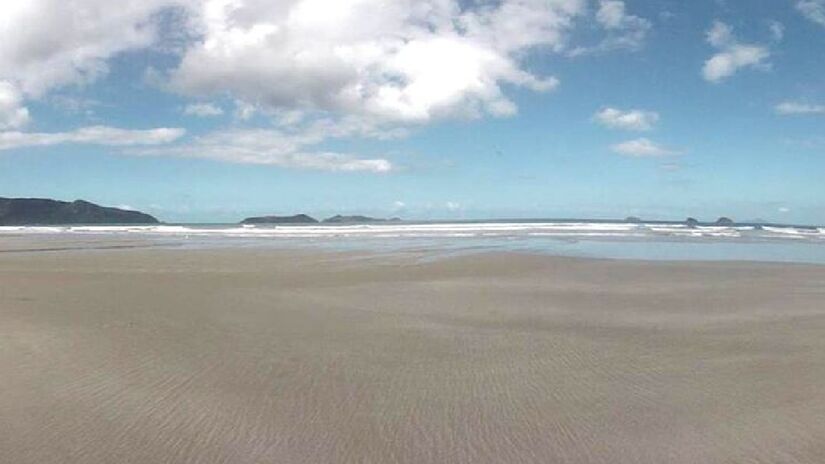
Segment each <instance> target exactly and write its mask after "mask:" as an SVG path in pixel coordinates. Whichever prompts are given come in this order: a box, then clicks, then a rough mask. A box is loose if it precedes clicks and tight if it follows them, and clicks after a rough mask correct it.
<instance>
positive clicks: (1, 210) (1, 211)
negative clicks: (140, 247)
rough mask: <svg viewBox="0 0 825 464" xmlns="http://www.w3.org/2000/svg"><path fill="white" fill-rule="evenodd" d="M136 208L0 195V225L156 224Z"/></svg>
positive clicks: (82, 201) (151, 218) (155, 221)
mask: <svg viewBox="0 0 825 464" xmlns="http://www.w3.org/2000/svg"><path fill="white" fill-rule="evenodd" d="M157 223H158V220H157V219H155V218H154V217H152V216H150V215H148V214H146V213H142V212H140V211H132V210H125V209H120V208H110V207H105V206H99V205H96V204H94V203H90V202H88V201H84V200H75V201H72V202H68V201H58V200H51V199H45V198H0V225H3V226H21V225H64V224H66V225H68V224H157Z"/></svg>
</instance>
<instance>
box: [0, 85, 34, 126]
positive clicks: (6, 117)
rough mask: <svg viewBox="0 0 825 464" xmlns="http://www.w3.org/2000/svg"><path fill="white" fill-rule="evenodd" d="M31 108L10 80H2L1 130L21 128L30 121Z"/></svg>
mask: <svg viewBox="0 0 825 464" xmlns="http://www.w3.org/2000/svg"><path fill="white" fill-rule="evenodd" d="M29 119H30V118H29V110H28V109H27V108H26V107H24V106H23V98H22V96H21V95H20V92H19V91H18V90H17V88H16V87H15V86H14V85H12V84H11V83H10V82H6V81H0V130H6V129H19V128H21V127H23V126H25V125H26V124H28V122H29Z"/></svg>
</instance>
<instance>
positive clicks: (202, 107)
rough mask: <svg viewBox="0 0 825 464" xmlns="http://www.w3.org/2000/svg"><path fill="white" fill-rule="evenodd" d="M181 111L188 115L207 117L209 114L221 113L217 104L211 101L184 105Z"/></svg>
mask: <svg viewBox="0 0 825 464" xmlns="http://www.w3.org/2000/svg"><path fill="white" fill-rule="evenodd" d="M183 113H184V114H188V115H190V116H198V117H201V118H208V117H211V116H220V115H222V114H223V110H222V109H221V108H220V107H219V106H216V105H213V104H211V103H193V104H191V105H186V108H184V109H183Z"/></svg>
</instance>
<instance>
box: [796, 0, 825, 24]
mask: <svg viewBox="0 0 825 464" xmlns="http://www.w3.org/2000/svg"><path fill="white" fill-rule="evenodd" d="M796 9H797V10H799V11H800V12H801V13H802V14H803V15H805V17H806V18H808V19H809V20H811V21H813V22H815V23H817V24H819V25H821V26H825V0H798V1H797V2H796Z"/></svg>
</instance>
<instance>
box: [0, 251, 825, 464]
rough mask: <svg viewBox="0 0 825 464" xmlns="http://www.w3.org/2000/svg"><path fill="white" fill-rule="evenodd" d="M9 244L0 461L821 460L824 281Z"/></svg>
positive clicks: (3, 259) (746, 268)
mask: <svg viewBox="0 0 825 464" xmlns="http://www.w3.org/2000/svg"><path fill="white" fill-rule="evenodd" d="M21 249H25V247H24V248H19V247H18V252H13V253H0V462H8V463H15V464H28V463H32V464H34V463H37V464H50V463H83V464H98V463H101V464H102V463H119V464H126V463H136V464H137V463H202V464H209V463H239V464H242V463H416V464H420V463H822V462H825V267H816V266H802V265H779V264H750V263H643V262H632V261H599V260H582V259H571V258H554V257H547V256H530V255H515V254H483V255H473V256H463V257H453V258H447V259H440V260H427V259H421V256H418V255H415V254H407V255H395V256H389V255H365V254H353V253H350V254H344V253H322V252H298V251H274V250H253V249H234V250H153V249H125V250H108V251H103V250H97V251H89V250H85V251H65V250H64V251H54V252H38V253H30V252H22V251H19V250H21Z"/></svg>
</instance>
